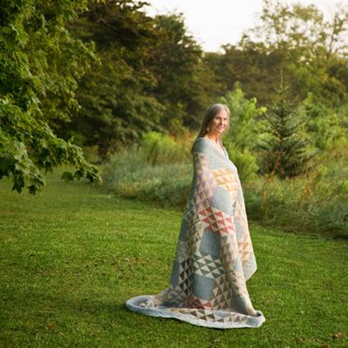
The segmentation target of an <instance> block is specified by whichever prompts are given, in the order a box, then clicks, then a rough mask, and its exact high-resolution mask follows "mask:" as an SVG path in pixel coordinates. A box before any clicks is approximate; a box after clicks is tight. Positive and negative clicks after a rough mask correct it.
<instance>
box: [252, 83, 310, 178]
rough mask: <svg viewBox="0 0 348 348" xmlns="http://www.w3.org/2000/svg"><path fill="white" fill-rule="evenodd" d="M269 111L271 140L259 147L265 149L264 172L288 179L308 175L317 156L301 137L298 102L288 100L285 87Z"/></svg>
mask: <svg viewBox="0 0 348 348" xmlns="http://www.w3.org/2000/svg"><path fill="white" fill-rule="evenodd" d="M277 93H278V95H277V97H276V99H275V100H274V102H273V103H272V105H271V106H270V108H269V111H268V112H267V113H266V114H265V117H266V120H267V121H268V126H269V127H268V129H267V131H266V132H267V133H268V135H269V136H268V137H267V138H266V139H263V141H262V143H261V144H259V145H258V148H259V149H261V150H262V152H263V156H262V163H261V168H262V169H263V172H264V173H268V174H269V173H273V174H275V175H277V176H278V177H280V178H281V179H285V178H287V177H290V178H291V177H295V176H298V175H300V174H303V173H305V172H306V171H307V170H309V169H310V160H311V159H312V158H313V157H314V156H315V153H309V152H308V147H307V145H308V143H309V140H308V139H302V138H301V137H300V134H299V130H300V129H299V126H300V123H299V121H298V117H297V112H296V108H295V106H294V103H293V102H291V101H290V100H289V99H287V96H286V90H285V88H284V87H283V86H281V87H280V89H279V90H278V92H277Z"/></svg>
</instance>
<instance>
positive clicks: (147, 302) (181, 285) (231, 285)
mask: <svg viewBox="0 0 348 348" xmlns="http://www.w3.org/2000/svg"><path fill="white" fill-rule="evenodd" d="M193 163H194V176H193V181H192V186H191V192H190V196H189V199H188V202H187V205H186V208H185V212H184V216H183V220H182V224H181V230H180V234H179V240H178V243H177V249H176V255H175V260H174V264H173V268H172V272H171V278H170V284H169V287H168V288H166V289H165V290H163V291H162V292H160V293H159V294H157V295H143V296H137V297H134V298H131V299H129V300H128V301H127V303H126V306H127V308H128V309H130V310H132V311H134V312H139V313H142V314H146V315H150V316H155V317H163V318H176V319H179V320H183V321H186V322H189V323H191V324H194V325H199V326H205V327H212V328H222V329H228V328H241V327H259V326H261V325H262V323H263V322H264V321H265V317H264V316H263V314H262V312H261V311H258V310H255V309H254V308H253V305H252V303H251V300H250V298H249V293H248V290H247V287H246V281H247V280H248V279H249V278H250V277H251V276H252V275H253V274H254V273H255V271H256V269H257V266H256V259H255V255H254V251H253V246H252V241H251V238H250V233H249V228H248V221H247V215H246V210H245V204H244V197H243V191H242V187H241V184H240V181H239V177H238V172H237V168H236V167H235V165H234V164H233V163H232V162H231V161H230V160H229V158H228V155H227V152H226V151H225V154H223V153H222V152H220V151H219V150H218V149H217V148H216V146H215V145H214V143H213V142H212V141H211V140H209V139H207V138H198V139H197V140H196V141H195V144H194V148H193Z"/></svg>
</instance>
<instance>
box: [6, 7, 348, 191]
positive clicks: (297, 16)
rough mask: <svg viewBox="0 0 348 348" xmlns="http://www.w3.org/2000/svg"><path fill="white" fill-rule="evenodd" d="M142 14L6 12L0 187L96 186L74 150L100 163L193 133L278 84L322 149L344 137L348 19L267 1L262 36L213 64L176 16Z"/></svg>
mask: <svg viewBox="0 0 348 348" xmlns="http://www.w3.org/2000/svg"><path fill="white" fill-rule="evenodd" d="M145 5H146V3H145V2H141V1H136V0H105V1H87V0H79V1H74V2H66V1H60V0H58V1H55V2H45V1H43V0H24V1H23V0H21V1H20V0H4V1H2V3H1V15H0V24H1V35H0V48H1V50H0V79H1V85H0V122H1V124H0V125H1V130H0V145H1V146H0V161H1V162H0V163H1V166H0V177H2V176H10V177H12V178H13V179H14V189H16V190H17V191H20V190H21V189H22V187H24V186H28V187H29V188H30V190H31V191H32V192H35V191H36V190H37V188H39V187H40V186H41V185H43V184H44V182H43V177H42V175H41V173H40V170H41V169H42V168H43V169H45V170H51V169H52V168H53V167H55V166H57V165H60V164H64V163H70V164H73V165H74V166H75V167H76V168H77V170H76V171H75V173H70V174H69V173H66V174H65V178H66V179H67V180H72V179H73V178H74V177H77V178H79V177H82V176H86V177H88V178H89V179H90V180H98V174H97V169H96V167H93V166H91V165H90V164H88V163H87V162H86V161H85V160H84V158H83V155H82V152H81V150H80V149H79V148H78V147H77V146H76V145H74V144H78V145H79V146H97V148H98V151H99V156H100V158H102V159H105V158H107V157H108V156H109V155H110V154H111V153H114V152H115V151H118V150H120V149H121V148H122V147H124V146H125V145H129V144H133V143H137V142H139V141H140V139H141V137H142V136H143V134H145V133H147V132H149V131H153V130H154V131H159V132H162V133H168V134H172V135H177V134H180V133H182V132H183V131H184V130H187V129H188V130H195V129H196V128H197V126H198V125H199V123H200V120H201V118H202V114H203V112H204V111H205V109H206V107H207V106H208V105H209V104H211V103H213V102H216V101H219V100H220V99H221V98H222V97H223V96H224V98H225V99H226V98H227V99H228V98H229V97H228V96H229V95H230V94H231V93H237V95H238V93H239V92H238V91H244V95H245V98H246V100H249V99H250V100H251V98H254V99H252V100H253V104H255V108H256V107H257V108H260V107H262V106H267V105H269V104H270V102H271V101H273V100H274V98H275V96H276V94H277V88H278V87H279V85H280V82H281V76H282V80H283V84H284V85H286V86H287V90H288V94H287V98H289V99H291V100H292V101H293V102H294V103H295V104H298V105H300V106H301V110H302V116H303V117H302V118H303V119H304V120H307V121H308V127H307V128H306V131H308V132H312V133H315V134H316V137H317V139H316V140H315V141H316V142H317V145H318V146H319V147H320V146H321V147H325V146H327V142H325V141H324V140H323V138H325V137H326V138H327V137H329V138H330V137H331V138H334V137H335V135H334V133H333V132H331V133H330V134H328V131H327V129H326V128H332V129H342V128H345V129H346V128H347V125H348V121H347V116H346V114H347V113H346V110H347V86H348V59H347V49H346V46H344V35H345V33H346V27H345V25H346V23H347V19H348V15H347V10H346V9H344V8H341V9H340V8H338V9H337V11H336V13H335V15H334V16H333V17H332V18H331V19H330V20H327V19H325V18H324V16H323V14H322V13H321V12H320V11H319V10H318V9H317V8H316V7H315V6H313V5H312V6H301V5H293V6H288V5H284V4H282V3H281V2H280V1H269V0H265V1H264V8H263V11H262V13H261V15H260V18H259V25H258V26H257V27H255V28H252V29H250V30H249V31H248V32H246V33H245V34H244V35H243V36H242V38H241V40H240V42H239V43H238V44H237V45H234V46H232V45H226V46H224V47H223V49H224V52H223V53H213V52H204V51H203V49H202V48H201V47H200V46H199V44H198V43H197V42H196V41H195V39H194V38H193V37H192V36H191V35H190V34H189V33H188V31H187V29H186V27H185V23H184V17H183V16H182V15H180V14H169V15H158V16H156V17H154V18H152V17H149V16H148V15H147V14H146V12H145ZM236 83H238V85H237V88H235V87H236ZM233 90H234V92H231V91H233ZM236 91H237V92H236ZM240 93H242V92H240ZM243 98H244V96H243ZM231 103H232V104H231V105H233V101H231ZM232 111H233V112H235V113H236V114H238V110H232ZM259 116H260V117H261V116H262V113H260V114H259ZM248 122H251V123H252V122H253V120H249V121H248ZM335 127H336V128H335ZM243 131H245V130H243ZM320 132H322V134H321V135H320ZM318 134H319V135H318ZM337 134H338V135H337V136H339V135H340V134H341V133H340V131H338V133H337ZM326 138H325V139H326ZM331 138H330V139H331ZM246 150H248V149H246ZM246 156H247V154H246Z"/></svg>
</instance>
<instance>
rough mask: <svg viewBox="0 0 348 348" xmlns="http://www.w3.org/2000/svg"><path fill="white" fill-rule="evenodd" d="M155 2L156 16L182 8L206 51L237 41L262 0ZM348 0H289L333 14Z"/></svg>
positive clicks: (151, 0)
mask: <svg viewBox="0 0 348 348" xmlns="http://www.w3.org/2000/svg"><path fill="white" fill-rule="evenodd" d="M146 1H147V2H148V3H150V4H151V8H147V12H148V13H149V14H150V15H151V16H152V15H156V14H163V13H168V12H173V11H175V12H182V13H183V14H184V17H185V23H186V27H187V29H188V31H189V32H190V33H191V34H192V35H193V36H194V37H195V38H196V40H197V41H198V43H200V44H201V46H202V47H203V48H204V50H205V51H219V50H220V46H221V45H222V44H227V43H230V44H236V43H237V42H238V41H239V39H240V38H241V34H242V32H243V31H245V30H246V29H249V28H252V27H254V25H255V24H256V14H257V13H260V12H261V9H262V0H239V1H237V0H146ZM346 1H347V0H345V1H344V0H341V1H338V0H287V1H284V2H286V3H288V4H292V3H300V4H303V5H309V4H314V5H316V7H317V8H318V9H319V10H321V11H322V12H324V13H325V14H326V15H327V16H328V17H331V16H332V14H333V13H334V12H335V9H336V5H337V4H339V3H341V4H343V3H344V2H346Z"/></svg>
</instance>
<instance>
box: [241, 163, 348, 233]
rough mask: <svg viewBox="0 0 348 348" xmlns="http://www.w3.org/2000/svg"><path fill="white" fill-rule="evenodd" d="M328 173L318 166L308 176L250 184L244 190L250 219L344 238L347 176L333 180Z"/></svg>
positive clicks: (263, 180)
mask: <svg viewBox="0 0 348 348" xmlns="http://www.w3.org/2000/svg"><path fill="white" fill-rule="evenodd" d="M328 172H329V170H328V168H327V167H325V166H323V165H318V166H317V167H316V169H315V170H314V171H312V173H311V174H310V175H309V176H299V177H296V178H286V179H284V180H281V179H279V178H277V177H276V176H274V175H269V176H268V177H265V178H264V179H261V178H259V179H258V180H256V181H254V182H253V183H252V184H251V183H250V186H249V187H247V188H245V190H244V191H245V195H246V204H247V206H248V211H249V216H250V218H251V219H256V220H258V221H260V222H262V223H263V224H265V225H272V226H274V225H277V226H281V227H282V228H283V229H285V230H288V231H296V232H297V231H299V230H301V231H304V232H305V233H309V234H316V233H317V232H318V231H319V232H320V233H322V234H325V235H327V236H331V237H334V238H344V239H347V238H348V234H347V231H348V226H347V221H348V211H347V208H346V203H345V202H346V201H347V199H348V181H347V177H346V178H339V177H335V178H333V180H332V179H331V178H330V177H329V176H328Z"/></svg>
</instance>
